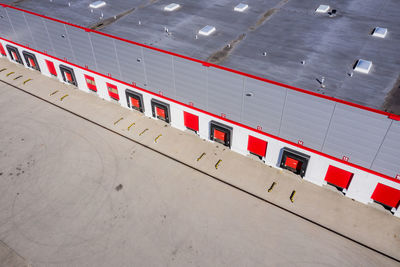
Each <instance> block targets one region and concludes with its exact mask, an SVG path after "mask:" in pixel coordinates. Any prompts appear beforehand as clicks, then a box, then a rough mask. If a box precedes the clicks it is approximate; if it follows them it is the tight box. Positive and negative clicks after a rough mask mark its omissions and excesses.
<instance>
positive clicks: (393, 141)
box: [371, 121, 400, 177]
mask: <svg viewBox="0 0 400 267" xmlns="http://www.w3.org/2000/svg"><path fill="white" fill-rule="evenodd" d="M371 169H372V170H374V171H377V172H381V173H384V174H386V175H389V176H392V177H396V175H397V174H400V121H393V122H392V125H391V126H390V128H389V131H388V133H387V134H386V137H385V140H384V141H383V143H382V146H381V148H380V149H379V152H378V154H377V155H376V158H375V160H374V163H373V164H372V168H371Z"/></svg>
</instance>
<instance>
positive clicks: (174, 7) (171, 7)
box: [164, 3, 181, 12]
mask: <svg viewBox="0 0 400 267" xmlns="http://www.w3.org/2000/svg"><path fill="white" fill-rule="evenodd" d="M180 7H181V5H180V4H175V3H171V4H169V5H167V6H165V7H164V11H168V12H171V11H175V10H177V9H178V8H180Z"/></svg>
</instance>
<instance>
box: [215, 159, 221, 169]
mask: <svg viewBox="0 0 400 267" xmlns="http://www.w3.org/2000/svg"><path fill="white" fill-rule="evenodd" d="M221 162H222V160H221V159H220V160H218V162H217V164H215V168H216V169H218V166H219V164H220V163H221Z"/></svg>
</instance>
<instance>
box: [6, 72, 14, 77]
mask: <svg viewBox="0 0 400 267" xmlns="http://www.w3.org/2000/svg"><path fill="white" fill-rule="evenodd" d="M13 73H15V72H14V71H12V72H9V73H7V74H6V76H7V77H8V76H10V75H11V74H13Z"/></svg>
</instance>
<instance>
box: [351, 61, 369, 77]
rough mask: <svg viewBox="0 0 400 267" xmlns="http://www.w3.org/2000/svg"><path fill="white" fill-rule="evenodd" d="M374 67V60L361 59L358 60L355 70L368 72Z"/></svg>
mask: <svg viewBox="0 0 400 267" xmlns="http://www.w3.org/2000/svg"><path fill="white" fill-rule="evenodd" d="M371 67H372V62H371V61H368V60H364V59H359V60H358V61H357V64H356V66H355V67H354V70H355V71H358V72H361V73H366V74H368V73H369V71H370V70H371Z"/></svg>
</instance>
